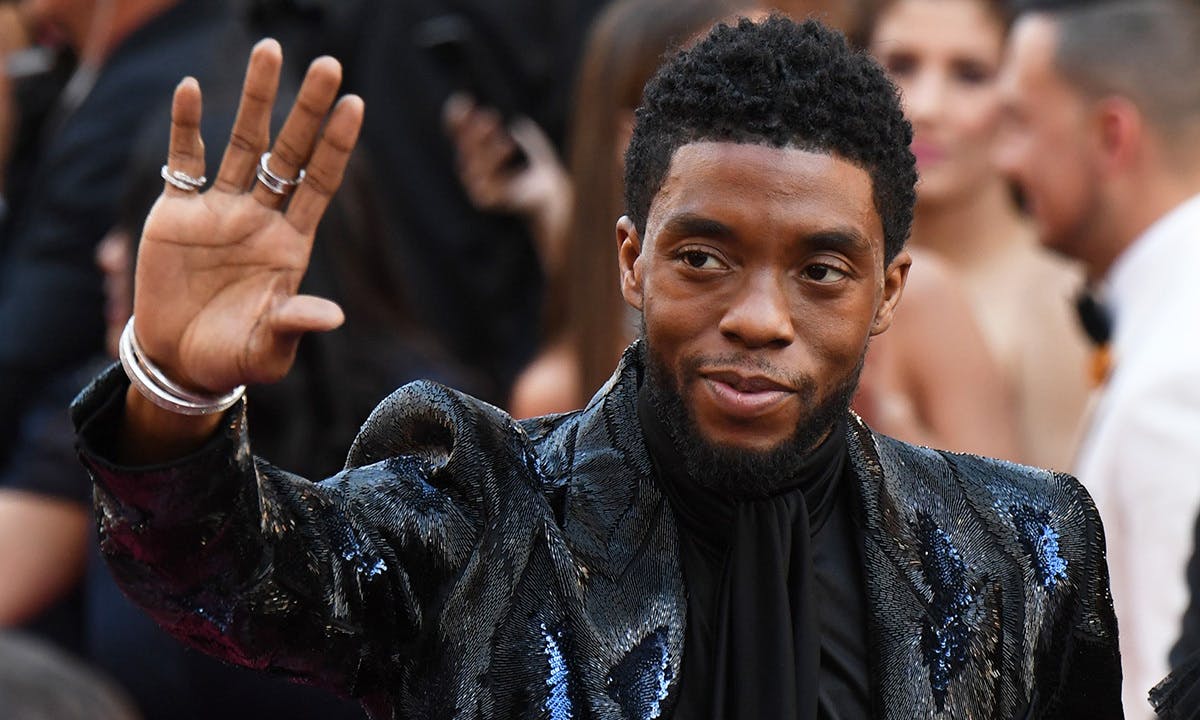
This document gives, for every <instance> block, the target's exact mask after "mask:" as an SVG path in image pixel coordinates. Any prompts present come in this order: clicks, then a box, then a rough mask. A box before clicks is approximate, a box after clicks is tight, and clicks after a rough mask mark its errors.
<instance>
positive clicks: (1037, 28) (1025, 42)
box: [1007, 14, 1065, 94]
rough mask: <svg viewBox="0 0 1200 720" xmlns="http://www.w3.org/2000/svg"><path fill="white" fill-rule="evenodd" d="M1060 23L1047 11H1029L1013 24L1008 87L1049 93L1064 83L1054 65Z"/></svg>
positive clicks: (1015, 89)
mask: <svg viewBox="0 0 1200 720" xmlns="http://www.w3.org/2000/svg"><path fill="white" fill-rule="evenodd" d="M1057 47H1058V26H1057V24H1056V23H1055V22H1054V21H1053V20H1052V19H1051V18H1049V17H1046V16H1044V15H1036V14H1034V15H1027V16H1024V17H1022V18H1021V19H1020V20H1018V21H1017V24H1016V25H1015V26H1013V31H1012V39H1011V42H1010V45H1009V55H1008V67H1007V70H1008V79H1009V83H1008V85H1009V87H1010V89H1011V90H1012V91H1014V92H1015V93H1018V94H1020V93H1025V94H1028V93H1033V92H1037V93H1050V92H1053V91H1061V90H1063V89H1065V86H1064V85H1063V83H1062V82H1061V79H1060V78H1059V77H1058V73H1057V72H1056V70H1055V67H1054V56H1055V52H1056V50H1057Z"/></svg>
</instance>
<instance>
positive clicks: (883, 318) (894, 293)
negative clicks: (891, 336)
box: [871, 250, 912, 335]
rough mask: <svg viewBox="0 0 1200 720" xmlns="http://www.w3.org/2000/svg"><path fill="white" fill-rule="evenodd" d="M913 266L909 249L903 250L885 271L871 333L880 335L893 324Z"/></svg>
mask: <svg viewBox="0 0 1200 720" xmlns="http://www.w3.org/2000/svg"><path fill="white" fill-rule="evenodd" d="M911 267H912V257H911V256H909V254H908V251H906V250H902V251H900V253H899V254H898V255H896V257H895V259H893V260H892V262H891V264H889V265H888V266H887V268H886V269H885V270H884V273H883V297H882V298H881V299H880V301H879V307H878V308H876V310H875V320H874V322H872V323H871V335H878V334H880V333H882V332H884V331H885V330H887V329H888V328H889V327H891V326H892V319H893V318H895V316H896V306H898V305H899V304H900V298H901V296H902V295H904V284H905V283H906V282H908V271H909V268H911Z"/></svg>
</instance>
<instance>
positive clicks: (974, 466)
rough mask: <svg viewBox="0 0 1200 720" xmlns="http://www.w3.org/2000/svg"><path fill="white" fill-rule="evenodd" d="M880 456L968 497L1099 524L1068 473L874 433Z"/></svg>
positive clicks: (1086, 495) (1087, 497)
mask: <svg viewBox="0 0 1200 720" xmlns="http://www.w3.org/2000/svg"><path fill="white" fill-rule="evenodd" d="M874 437H875V442H876V447H877V448H878V450H879V454H880V457H881V459H882V458H888V459H890V461H891V462H888V463H886V464H887V465H891V466H893V467H907V468H910V469H911V470H912V471H915V472H916V473H917V474H919V475H923V476H928V477H938V476H943V477H953V478H954V479H955V480H956V483H954V485H957V487H959V488H960V489H962V490H963V491H964V492H967V493H968V494H969V495H973V496H979V497H982V498H991V499H992V502H991V503H989V504H991V505H993V506H998V505H1002V504H1004V503H1006V502H1017V501H1020V502H1022V503H1025V504H1029V505H1035V506H1051V505H1058V506H1061V507H1062V509H1063V511H1067V510H1069V511H1070V512H1072V513H1073V514H1082V515H1083V516H1086V517H1087V518H1089V519H1091V520H1094V522H1096V523H1097V524H1098V523H1099V514H1098V513H1097V512H1096V505H1095V503H1094V502H1093V501H1092V497H1091V495H1090V494H1089V493H1088V491H1087V489H1086V488H1084V486H1083V484H1082V483H1080V482H1079V481H1078V480H1077V479H1076V478H1075V477H1074V476H1072V475H1069V474H1067V473H1063V472H1057V471H1054V470H1047V469H1043V468H1037V467H1032V466H1030V465H1022V464H1020V463H1015V462H1011V461H1008V460H1000V459H997V458H990V457H983V456H981V455H971V454H967V453H955V452H950V451H947V450H936V449H933V448H927V447H921V446H916V445H911V444H909V443H905V442H902V441H900V440H896V439H894V438H890V437H887V436H884V435H879V434H875V436H874Z"/></svg>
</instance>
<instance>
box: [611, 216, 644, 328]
mask: <svg viewBox="0 0 1200 720" xmlns="http://www.w3.org/2000/svg"><path fill="white" fill-rule="evenodd" d="M641 260H642V238H641V235H639V234H638V231H637V226H635V225H634V224H633V221H632V220H630V219H629V216H628V215H622V216H621V219H620V220H618V221H617V265H618V266H619V267H620V271H621V295H623V296H624V297H625V302H627V303H629V305H630V307H632V308H634V309H635V310H639V311H640V310H642V306H643V294H642V262H641Z"/></svg>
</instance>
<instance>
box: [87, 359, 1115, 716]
mask: <svg viewBox="0 0 1200 720" xmlns="http://www.w3.org/2000/svg"><path fill="white" fill-rule="evenodd" d="M640 376H641V368H640V367H639V365H638V362H637V352H636V350H631V351H629V352H627V353H626V357H625V359H624V360H623V361H622V363H621V365H620V367H619V368H618V369H617V372H616V373H615V375H614V376H613V378H612V380H610V382H609V384H608V385H607V386H606V387H605V388H604V389H603V390H602V391H601V392H600V393H598V394H597V396H596V398H595V399H593V400H592V402H591V403H590V404H589V405H588V407H587V408H586V409H584V410H582V411H580V412H576V413H571V414H567V415H562V416H554V417H547V418H541V419H536V420H531V421H527V422H521V423H518V422H514V421H513V420H512V419H511V418H509V417H508V416H507V415H506V414H505V413H503V412H502V411H500V410H498V409H496V408H494V407H491V406H489V405H487V404H485V403H482V402H479V401H477V400H474V399H472V398H470V397H467V396H464V395H461V394H459V393H456V392H454V391H452V390H448V389H446V388H443V387H441V386H437V385H433V384H430V383H414V384H411V385H408V386H405V387H404V388H401V389H400V390H398V391H397V392H396V393H394V394H393V395H392V396H391V397H389V398H388V399H387V400H386V401H385V402H383V403H382V404H381V405H380V406H379V407H378V408H377V409H376V411H375V412H374V413H373V415H372V416H371V418H370V419H369V420H368V421H367V423H366V424H365V425H364V427H363V430H362V433H361V434H360V435H359V437H358V439H357V440H356V441H355V443H354V446H353V448H352V449H351V452H350V456H349V460H348V461H347V467H346V470H345V471H343V472H342V473H340V474H338V475H336V476H334V477H332V478H330V479H328V480H326V481H324V482H321V483H317V484H314V483H311V482H309V481H307V480H304V479H301V478H299V477H295V476H293V475H289V474H288V473H286V472H284V471H282V470H279V469H277V468H274V467H272V466H270V465H268V464H266V463H265V462H263V461H260V460H256V459H255V458H254V457H253V456H252V455H251V453H250V447H249V444H248V441H247V436H246V424H245V421H244V417H243V413H242V412H240V411H234V412H231V413H230V414H229V415H228V419H227V423H226V427H225V430H224V432H223V433H221V434H220V435H219V436H218V437H216V438H214V440H213V441H212V442H211V443H210V444H209V445H208V446H207V447H205V448H204V449H203V450H201V451H200V452H198V453H197V454H195V455H193V456H192V457H189V458H186V459H185V460H183V461H182V462H179V463H177V464H173V465H170V466H165V467H153V468H138V469H133V468H122V467H117V466H116V465H114V464H113V463H112V462H110V461H109V460H107V459H106V457H111V452H110V448H111V447H112V442H113V428H114V427H116V426H117V422H118V421H119V416H120V415H119V414H120V412H121V407H122V404H123V400H122V398H123V395H124V388H125V386H126V385H125V381H124V378H123V376H121V375H120V372H119V369H114V370H111V371H109V372H108V373H107V374H106V375H104V376H102V377H101V378H100V379H99V380H98V381H97V383H95V384H94V385H93V386H92V387H91V388H89V389H88V390H86V391H85V392H84V394H83V395H82V396H81V397H80V398H79V399H78V400H77V401H76V406H75V409H74V411H75V418H76V423H77V426H78V427H80V432H81V441H80V447H81V453H82V455H83V458H84V460H85V462H86V464H87V465H88V466H89V468H90V469H91V471H92V473H93V476H94V478H95V480H96V503H97V508H98V516H99V523H100V530H101V536H102V549H103V551H104V553H105V554H106V556H107V557H108V560H109V562H110V565H111V567H112V569H113V571H114V573H115V574H116V575H117V577H118V579H119V581H120V582H121V583H122V584H123V585H124V587H125V590H126V592H127V593H129V594H130V596H131V597H133V598H134V599H135V600H137V601H138V602H139V603H140V604H142V605H143V606H144V607H145V608H146V609H147V610H148V611H149V612H150V613H151V614H152V615H153V616H154V617H155V618H156V619H157V620H158V621H159V622H160V623H162V624H163V625H164V626H166V627H167V628H168V629H170V630H171V631H172V632H174V633H175V634H177V635H179V636H180V637H182V638H183V639H184V640H185V641H187V642H189V643H191V644H192V645H194V646H196V647H199V648H201V649H203V650H205V651H207V652H211V653H214V654H216V655H218V656H220V657H222V658H225V659H227V660H229V661H232V662H236V663H241V664H245V665H250V666H253V667H258V668H263V669H268V670H272V671H274V672H278V673H284V674H287V675H291V676H294V677H296V678H299V679H302V680H304V681H307V682H313V683H318V684H322V685H326V686H329V687H332V688H334V689H335V690H338V691H340V692H343V693H346V694H350V695H353V696H356V697H359V698H362V699H363V701H364V704H365V705H366V706H367V707H368V709H369V710H370V711H371V713H372V714H373V716H374V717H378V718H401V717H404V718H407V717H421V718H549V719H551V720H567V719H568V718H602V719H609V718H612V719H614V720H615V719H617V718H638V719H643V718H645V719H648V718H656V717H670V716H671V708H672V707H673V705H674V702H675V700H676V692H677V682H676V681H677V678H678V677H679V669H680V658H681V657H682V654H683V653H684V652H686V651H687V648H686V647H684V645H683V640H684V636H685V633H684V630H685V623H686V620H687V600H686V594H685V593H686V590H685V587H684V582H683V577H682V574H681V569H680V561H679V556H678V539H677V533H676V527H675V519H674V516H673V514H672V512H671V510H670V507H669V504H668V502H667V501H666V500H665V498H664V496H663V494H662V493H661V492H660V490H659V488H658V487H657V485H656V480H655V478H654V476H653V473H652V470H651V465H650V459H649V456H648V454H647V450H646V447H645V445H644V442H643V438H642V434H641V430H640V427H639V424H638V421H637V415H636V410H635V401H636V396H637V388H638V384H639V382H640ZM846 422H847V423H848V424H849V431H850V432H849V433H848V435H849V446H850V454H851V458H852V462H853V467H854V471H855V475H856V477H857V480H858V482H857V487H856V492H855V497H856V500H857V502H856V507H855V511H854V512H855V516H856V517H855V520H856V522H857V524H858V527H859V528H860V531H861V538H862V539H861V542H862V558H863V562H864V564H865V567H864V570H865V577H866V588H867V594H868V597H867V599H866V601H867V607H868V609H869V614H870V618H871V625H870V628H869V638H870V642H871V652H872V657H871V667H870V670H871V677H872V689H873V703H874V715H875V717H878V718H882V719H886V720H915V719H917V718H955V719H959V718H997V719H1004V720H1008V719H1009V718H1058V719H1062V718H1081V719H1082V718H1087V719H1088V720H1107V719H1109V718H1119V717H1121V709H1120V700H1119V698H1120V682H1121V672H1120V665H1119V658H1118V651H1117V636H1116V632H1117V631H1116V621H1115V619H1114V616H1113V610H1112V603H1111V600H1110V597H1109V592H1108V580H1107V577H1108V576H1107V568H1106V564H1105V555H1104V539H1103V533H1102V530H1101V526H1100V521H1099V518H1098V517H1097V514H1096V511H1095V508H1094V506H1093V505H1092V502H1091V500H1090V499H1089V498H1088V496H1087V495H1086V493H1085V492H1084V490H1083V489H1082V488H1081V487H1080V485H1079V484H1078V483H1077V482H1076V481H1075V480H1073V479H1072V478H1070V477H1067V476H1064V475H1054V474H1050V473H1048V472H1043V471H1040V470H1033V469H1030V468H1025V467H1020V466H1016V465H1012V464H1007V463H1002V462H998V461H994V460H987V459H983V458H979V457H973V456H966V455H953V454H948V453H944V452H939V451H936V450H928V449H924V448H917V447H913V446H911V445H906V444H904V443H900V442H897V441H895V440H892V439H890V438H886V437H883V436H880V435H876V434H874V433H872V432H871V430H870V429H868V428H867V427H866V426H865V425H864V424H863V423H862V422H861V421H860V420H858V419H857V418H856V417H853V416H848V417H847V418H846Z"/></svg>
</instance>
